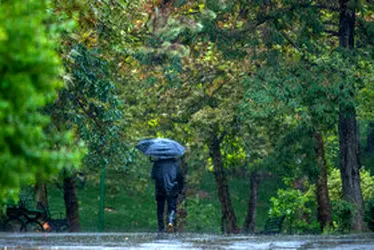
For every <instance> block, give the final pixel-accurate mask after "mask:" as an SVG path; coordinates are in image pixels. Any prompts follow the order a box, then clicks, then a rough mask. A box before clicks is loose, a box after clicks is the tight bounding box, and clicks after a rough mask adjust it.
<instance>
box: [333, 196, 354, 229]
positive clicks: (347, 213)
mask: <svg viewBox="0 0 374 250" xmlns="http://www.w3.org/2000/svg"><path fill="white" fill-rule="evenodd" d="M331 204H332V214H333V221H334V225H335V227H336V228H337V231H338V232H341V233H347V232H349V231H350V230H351V224H352V216H353V212H354V210H353V209H354V207H353V204H352V203H350V202H347V201H345V200H338V201H332V202H331Z"/></svg>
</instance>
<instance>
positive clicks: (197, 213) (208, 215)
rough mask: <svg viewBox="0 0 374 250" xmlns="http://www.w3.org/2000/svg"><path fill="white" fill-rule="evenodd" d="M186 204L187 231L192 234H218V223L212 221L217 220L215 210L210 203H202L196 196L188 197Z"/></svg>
mask: <svg viewBox="0 0 374 250" xmlns="http://www.w3.org/2000/svg"><path fill="white" fill-rule="evenodd" d="M185 202H186V203H187V214H188V218H187V230H188V231H192V232H196V231H197V232H204V231H205V232H217V233H218V232H219V227H217V225H219V223H217V221H214V220H212V217H213V216H214V215H215V216H214V217H215V218H218V217H219V216H218V214H216V213H217V208H215V207H214V206H213V204H211V203H207V202H202V201H201V200H200V199H199V197H198V196H196V197H188V198H187V199H186V200H185Z"/></svg>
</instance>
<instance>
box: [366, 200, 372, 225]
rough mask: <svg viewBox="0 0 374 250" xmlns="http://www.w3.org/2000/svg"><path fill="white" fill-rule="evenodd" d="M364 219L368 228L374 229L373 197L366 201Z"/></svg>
mask: <svg viewBox="0 0 374 250" xmlns="http://www.w3.org/2000/svg"><path fill="white" fill-rule="evenodd" d="M365 221H366V222H367V224H368V228H369V229H370V230H371V231H374V198H371V199H370V200H369V201H368V203H367V207H366V216H365Z"/></svg>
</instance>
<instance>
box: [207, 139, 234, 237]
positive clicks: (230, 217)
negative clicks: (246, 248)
mask: <svg viewBox="0 0 374 250" xmlns="http://www.w3.org/2000/svg"><path fill="white" fill-rule="evenodd" d="M209 154H210V157H211V158H212V160H213V165H214V177H215V180H216V183H217V192H218V198H219V201H220V203H221V211H222V218H221V223H222V224H221V227H222V228H221V229H222V233H224V234H232V233H239V229H238V226H237V223H236V216H235V212H234V208H233V206H232V203H231V198H230V193H229V186H228V181H227V176H226V173H225V171H224V169H223V163H222V154H221V148H220V141H219V140H218V139H217V138H216V137H214V138H213V140H212V141H211V143H210V145H209Z"/></svg>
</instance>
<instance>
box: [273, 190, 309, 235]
mask: <svg viewBox="0 0 374 250" xmlns="http://www.w3.org/2000/svg"><path fill="white" fill-rule="evenodd" d="M313 198H314V197H313V192H312V189H310V190H309V191H308V192H306V193H302V192H301V191H300V190H296V189H287V190H284V189H278V194H277V197H271V198H270V201H271V203H272V204H271V208H270V210H269V216H270V217H279V216H283V215H286V221H285V224H284V225H285V227H287V232H288V233H295V230H296V232H297V233H300V232H303V231H304V230H305V228H306V227H307V224H308V223H307V222H306V221H305V218H309V217H310V214H311V213H312V211H311V210H310V208H308V206H307V203H308V202H310V201H311V200H312V199H313ZM312 227H315V225H312Z"/></svg>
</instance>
